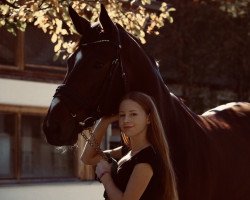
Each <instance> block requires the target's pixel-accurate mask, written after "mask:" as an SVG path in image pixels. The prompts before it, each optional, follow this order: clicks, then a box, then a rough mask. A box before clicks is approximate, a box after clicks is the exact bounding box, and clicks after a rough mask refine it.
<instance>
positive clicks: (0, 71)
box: [0, 31, 67, 83]
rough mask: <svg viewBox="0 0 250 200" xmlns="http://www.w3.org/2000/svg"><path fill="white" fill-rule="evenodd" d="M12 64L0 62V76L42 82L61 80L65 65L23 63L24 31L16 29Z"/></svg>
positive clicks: (64, 72)
mask: <svg viewBox="0 0 250 200" xmlns="http://www.w3.org/2000/svg"><path fill="white" fill-rule="evenodd" d="M16 43H17V45H16V48H15V51H14V52H13V53H14V58H15V61H14V65H4V64H1V63H0V77H3V78H14V79H23V77H25V80H34V81H43V82H56V83H58V82H62V80H63V79H64V76H65V74H66V71H67V70H66V67H59V66H53V65H42V64H41V65H40V64H39V65H38V64H28V63H25V50H24V46H25V32H22V31H17V36H16Z"/></svg>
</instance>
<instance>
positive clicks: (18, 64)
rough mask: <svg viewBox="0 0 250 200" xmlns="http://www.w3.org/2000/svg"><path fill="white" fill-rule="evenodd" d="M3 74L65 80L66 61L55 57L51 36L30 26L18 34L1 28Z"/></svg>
mask: <svg viewBox="0 0 250 200" xmlns="http://www.w3.org/2000/svg"><path fill="white" fill-rule="evenodd" d="M0 35H1V40H0V77H8V78H9V77H15V78H21V79H22V78H23V77H24V76H25V77H26V79H30V80H38V81H40V80H42V81H47V80H48V81H50V82H51V81H56V82H61V81H62V80H63V78H64V75H65V73H66V66H67V64H66V60H63V59H62V58H61V57H59V59H57V60H55V59H54V55H55V53H54V44H52V43H51V41H50V38H51V36H50V35H48V34H45V33H44V32H43V31H42V30H40V29H38V28H37V27H35V26H32V25H28V26H27V28H26V31H25V32H20V31H19V32H17V36H14V35H13V34H11V33H9V32H8V31H7V30H6V29H5V28H1V29H0Z"/></svg>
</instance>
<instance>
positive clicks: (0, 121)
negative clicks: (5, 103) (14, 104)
mask: <svg viewBox="0 0 250 200" xmlns="http://www.w3.org/2000/svg"><path fill="white" fill-rule="evenodd" d="M14 136H15V115H14V114H6V113H0V155H1V156H0V166H1V167H0V178H13V177H14V162H13V161H14V146H15V145H14Z"/></svg>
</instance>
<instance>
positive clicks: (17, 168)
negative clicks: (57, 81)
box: [0, 104, 79, 185]
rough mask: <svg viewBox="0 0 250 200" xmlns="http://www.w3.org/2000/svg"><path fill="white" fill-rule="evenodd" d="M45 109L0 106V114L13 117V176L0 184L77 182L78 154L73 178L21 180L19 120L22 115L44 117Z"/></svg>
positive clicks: (2, 180) (1, 180)
mask: <svg viewBox="0 0 250 200" xmlns="http://www.w3.org/2000/svg"><path fill="white" fill-rule="evenodd" d="M47 110H48V109H47V108H45V107H35V106H17V105H8V104H0V112H1V113H4V114H5V113H6V114H14V115H15V122H14V123H15V129H14V130H15V132H14V134H13V137H14V138H13V145H14V147H13V148H14V149H13V154H14V155H13V157H12V162H13V174H12V175H11V178H10V177H6V178H4V177H2V178H0V185H1V184H8V183H23V182H41V181H47V182H48V181H49V182H50V181H61V180H78V179H79V175H78V170H79V166H78V155H77V154H78V153H76V154H74V158H73V159H74V176H73V177H63V176H62V177H45V178H41V177H30V178H21V162H22V160H21V159H22V155H21V152H22V151H21V137H22V136H21V134H22V132H21V118H22V115H34V116H44V115H45V114H46V113H47Z"/></svg>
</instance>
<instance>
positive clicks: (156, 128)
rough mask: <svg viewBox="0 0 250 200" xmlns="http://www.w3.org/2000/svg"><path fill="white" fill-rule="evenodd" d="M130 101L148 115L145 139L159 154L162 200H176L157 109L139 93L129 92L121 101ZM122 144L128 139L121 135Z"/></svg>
mask: <svg viewBox="0 0 250 200" xmlns="http://www.w3.org/2000/svg"><path fill="white" fill-rule="evenodd" d="M126 99H130V100H132V101H135V102H136V103H138V104H139V105H140V106H141V107H142V108H143V109H144V111H145V112H146V114H148V115H149V120H150V125H149V127H148V131H147V139H148V141H149V142H150V143H151V144H152V146H153V147H154V149H155V151H156V152H157V153H158V154H159V158H160V162H161V163H160V164H161V169H160V170H161V173H162V176H161V180H160V184H162V185H163V186H165V187H164V188H163V190H164V192H163V198H162V199H163V200H178V192H177V184H176V178H175V173H174V169H173V166H172V162H171V159H170V152H169V146H168V142H167V140H166V137H165V132H164V129H163V126H162V122H161V119H160V117H159V114H158V111H157V108H156V106H155V103H154V101H153V100H152V98H151V97H150V96H148V95H146V94H144V93H141V92H130V93H128V94H127V95H126V96H125V97H124V98H123V100H126ZM122 139H123V142H124V143H125V144H126V145H127V146H129V138H128V137H127V136H126V135H125V134H122Z"/></svg>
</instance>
